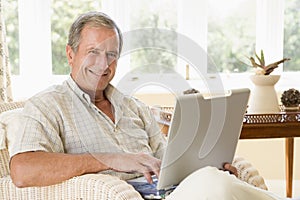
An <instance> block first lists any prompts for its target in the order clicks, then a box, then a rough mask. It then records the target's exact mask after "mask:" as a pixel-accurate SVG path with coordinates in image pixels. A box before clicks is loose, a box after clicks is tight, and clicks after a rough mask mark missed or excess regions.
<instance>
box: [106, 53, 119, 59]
mask: <svg viewBox="0 0 300 200" xmlns="http://www.w3.org/2000/svg"><path fill="white" fill-rule="evenodd" d="M106 56H107V58H110V59H117V57H118V54H117V53H116V52H106Z"/></svg>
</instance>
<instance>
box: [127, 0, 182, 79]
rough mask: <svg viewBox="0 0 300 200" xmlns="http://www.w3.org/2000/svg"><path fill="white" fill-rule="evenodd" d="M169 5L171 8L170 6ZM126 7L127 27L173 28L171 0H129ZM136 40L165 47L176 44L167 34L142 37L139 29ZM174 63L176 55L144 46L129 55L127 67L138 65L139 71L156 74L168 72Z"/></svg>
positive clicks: (172, 4) (174, 18)
mask: <svg viewBox="0 0 300 200" xmlns="http://www.w3.org/2000/svg"><path fill="white" fill-rule="evenodd" d="M170 8H172V9H170ZM130 10H132V11H133V12H131V13H130V29H132V30H134V29H142V28H158V29H168V30H173V31H175V30H176V29H177V5H176V2H175V3H174V1H173V0H165V1H160V0H154V1H148V0H133V2H132V4H131V7H130ZM140 33H141V35H139V37H138V38H136V40H134V41H135V42H136V43H138V44H141V45H144V46H149V47H156V46H158V45H157V43H160V44H159V45H162V46H168V44H170V43H174V42H175V43H176V40H177V38H176V36H175V35H172V36H173V37H168V36H169V35H167V34H159V33H154V34H156V35H155V36H154V37H153V38H149V37H144V35H143V31H141V32H140ZM176 64H177V56H176V55H174V53H173V54H172V52H167V51H164V50H160V49H157V48H156V49H154V48H152V49H151V48H147V49H139V50H137V51H135V52H132V53H131V54H130V66H131V68H138V69H137V70H138V71H139V72H145V73H158V72H168V71H169V70H170V69H174V68H175V66H176Z"/></svg>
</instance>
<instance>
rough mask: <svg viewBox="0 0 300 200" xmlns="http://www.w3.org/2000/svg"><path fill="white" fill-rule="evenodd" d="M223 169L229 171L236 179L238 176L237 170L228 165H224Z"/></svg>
mask: <svg viewBox="0 0 300 200" xmlns="http://www.w3.org/2000/svg"><path fill="white" fill-rule="evenodd" d="M223 167H224V169H225V170H227V171H229V172H230V173H231V174H234V175H235V176H236V177H237V176H238V173H237V169H236V168H235V167H234V166H232V165H231V164H229V163H225V164H224V166H223Z"/></svg>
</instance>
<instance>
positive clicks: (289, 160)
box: [285, 137, 294, 197]
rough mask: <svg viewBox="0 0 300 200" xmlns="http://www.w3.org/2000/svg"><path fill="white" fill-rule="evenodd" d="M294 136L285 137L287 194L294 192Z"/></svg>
mask: <svg viewBox="0 0 300 200" xmlns="http://www.w3.org/2000/svg"><path fill="white" fill-rule="evenodd" d="M293 164H294V138H292V137H291V138H286V139H285V170H286V171H285V173H286V196H287V197H292V194H293Z"/></svg>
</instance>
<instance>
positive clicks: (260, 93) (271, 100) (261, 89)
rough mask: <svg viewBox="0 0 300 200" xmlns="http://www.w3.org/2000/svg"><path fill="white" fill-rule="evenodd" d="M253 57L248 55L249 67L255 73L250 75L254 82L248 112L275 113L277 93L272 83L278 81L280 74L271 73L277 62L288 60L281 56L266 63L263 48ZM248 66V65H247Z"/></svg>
mask: <svg viewBox="0 0 300 200" xmlns="http://www.w3.org/2000/svg"><path fill="white" fill-rule="evenodd" d="M254 54H255V56H254V57H249V58H248V59H249V60H250V63H251V65H250V66H251V67H253V68H255V74H253V75H251V76H250V80H251V81H252V83H253V84H254V88H253V89H252V90H251V95H250V99H249V107H248V112H249V113H258V114H259V113H276V112H279V111H280V107H279V103H278V97H277V93H276V91H275V88H274V85H275V84H276V83H277V82H278V80H279V78H280V75H271V73H272V72H273V71H274V69H276V68H277V67H278V65H279V64H281V63H284V62H285V61H288V60H290V58H283V59H281V60H279V61H277V62H273V63H271V64H266V62H265V56H264V52H263V50H261V51H260V56H258V55H257V53H256V52H255V53H254ZM248 66H249V65H248Z"/></svg>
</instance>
